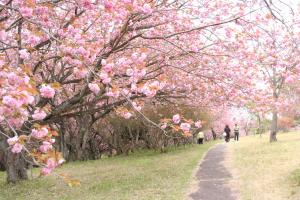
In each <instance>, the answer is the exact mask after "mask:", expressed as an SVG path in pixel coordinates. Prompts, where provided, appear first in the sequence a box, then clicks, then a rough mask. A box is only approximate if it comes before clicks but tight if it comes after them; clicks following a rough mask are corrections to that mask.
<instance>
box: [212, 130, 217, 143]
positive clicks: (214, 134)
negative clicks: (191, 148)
mask: <svg viewBox="0 0 300 200" xmlns="http://www.w3.org/2000/svg"><path fill="white" fill-rule="evenodd" d="M211 133H212V136H213V138H214V140H216V139H217V134H216V132H215V131H214V129H213V128H211Z"/></svg>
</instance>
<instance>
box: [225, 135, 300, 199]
mask: <svg viewBox="0 0 300 200" xmlns="http://www.w3.org/2000/svg"><path fill="white" fill-rule="evenodd" d="M268 139H269V138H268V135H264V136H263V137H262V138H260V137H259V136H249V137H244V138H241V141H240V142H235V143H232V144H230V147H231V153H232V155H233V156H232V157H233V159H232V161H233V163H232V164H233V166H234V168H236V169H237V174H238V176H239V178H237V179H238V183H237V185H235V186H236V187H237V188H238V189H239V190H240V192H241V196H242V199H243V200H287V199H292V200H296V199H297V200H299V199H300V187H299V186H300V133H299V132H298V133H296V132H293V133H284V134H279V135H278V142H276V143H272V144H270V143H269V142H268Z"/></svg>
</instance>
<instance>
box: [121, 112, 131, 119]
mask: <svg viewBox="0 0 300 200" xmlns="http://www.w3.org/2000/svg"><path fill="white" fill-rule="evenodd" d="M123 116H124V118H125V119H130V118H131V117H132V114H131V113H130V112H126V113H124V115H123Z"/></svg>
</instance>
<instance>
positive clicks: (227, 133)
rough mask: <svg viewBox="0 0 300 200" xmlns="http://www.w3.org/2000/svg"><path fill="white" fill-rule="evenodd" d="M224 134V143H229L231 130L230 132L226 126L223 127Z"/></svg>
mask: <svg viewBox="0 0 300 200" xmlns="http://www.w3.org/2000/svg"><path fill="white" fill-rule="evenodd" d="M224 132H225V133H226V136H225V141H226V142H229V140H230V132H231V130H230V128H229V126H228V125H226V126H225V129H224Z"/></svg>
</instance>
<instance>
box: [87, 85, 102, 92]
mask: <svg viewBox="0 0 300 200" xmlns="http://www.w3.org/2000/svg"><path fill="white" fill-rule="evenodd" d="M89 88H90V90H91V91H92V92H93V93H94V94H98V93H99V92H100V88H99V86H98V84H96V83H89Z"/></svg>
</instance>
